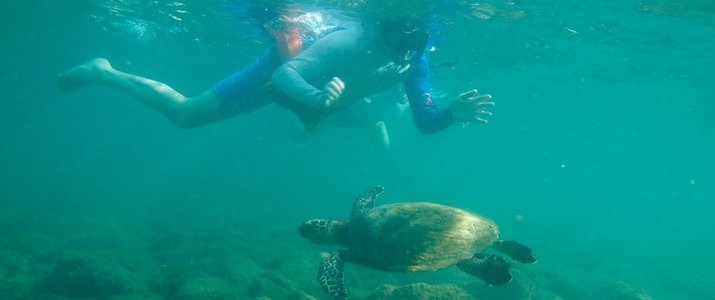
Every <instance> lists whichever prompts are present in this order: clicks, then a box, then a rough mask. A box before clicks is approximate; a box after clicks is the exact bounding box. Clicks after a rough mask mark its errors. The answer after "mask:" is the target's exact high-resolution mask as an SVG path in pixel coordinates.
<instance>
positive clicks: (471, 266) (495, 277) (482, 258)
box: [457, 253, 511, 285]
mask: <svg viewBox="0 0 715 300" xmlns="http://www.w3.org/2000/svg"><path fill="white" fill-rule="evenodd" d="M457 267H458V268H459V269H460V270H462V271H464V272H466V273H468V274H470V275H474V276H476V277H478V278H479V279H481V280H484V282H486V283H488V284H492V285H502V284H506V283H508V282H509V281H511V273H510V272H509V267H511V265H510V264H509V263H508V262H506V260H505V259H504V257H501V256H499V255H492V254H482V253H477V254H475V255H474V256H473V257H472V258H469V259H465V260H462V261H460V262H458V263H457Z"/></svg>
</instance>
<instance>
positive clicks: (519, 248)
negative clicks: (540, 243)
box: [492, 240, 536, 264]
mask: <svg viewBox="0 0 715 300" xmlns="http://www.w3.org/2000/svg"><path fill="white" fill-rule="evenodd" d="M492 248H494V250H497V251H499V252H501V253H504V254H506V255H507V256H509V257H511V259H513V260H515V261H518V262H520V263H524V264H533V263H535V262H536V258H534V255H533V254H531V248H529V247H527V246H524V245H522V244H519V243H517V242H514V241H501V240H500V241H496V242H494V244H492Z"/></svg>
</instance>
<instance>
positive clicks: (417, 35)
mask: <svg viewBox="0 0 715 300" xmlns="http://www.w3.org/2000/svg"><path fill="white" fill-rule="evenodd" d="M380 32H381V34H382V37H383V41H384V42H385V44H386V45H387V46H388V47H390V48H392V49H394V50H397V51H398V52H407V51H415V52H416V53H417V54H418V55H417V57H420V56H422V53H423V52H424V50H425V47H427V42H428V40H429V31H428V30H427V26H426V25H425V23H424V22H422V21H421V20H417V19H411V18H397V19H389V20H383V21H381V22H380Z"/></svg>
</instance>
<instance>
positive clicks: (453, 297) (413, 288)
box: [365, 283, 471, 300]
mask: <svg viewBox="0 0 715 300" xmlns="http://www.w3.org/2000/svg"><path fill="white" fill-rule="evenodd" d="M390 299H413V300H469V299H471V297H470V296H469V294H467V292H465V291H464V290H462V289H460V288H458V287H456V286H453V285H430V284H426V283H413V284H408V285H403V286H394V285H383V286H382V287H380V288H378V289H377V290H375V291H373V292H372V293H370V295H368V296H367V297H366V298H365V300H390Z"/></svg>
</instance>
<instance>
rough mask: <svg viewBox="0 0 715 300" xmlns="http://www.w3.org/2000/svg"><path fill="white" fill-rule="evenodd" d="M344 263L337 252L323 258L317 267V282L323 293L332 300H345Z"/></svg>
mask: <svg viewBox="0 0 715 300" xmlns="http://www.w3.org/2000/svg"><path fill="white" fill-rule="evenodd" d="M344 266H345V262H344V261H343V260H342V259H341V258H340V254H339V253H338V252H333V253H332V254H329V255H328V256H326V257H324V258H323V261H321V262H320V266H318V282H319V283H320V286H321V287H322V288H323V291H325V292H326V293H328V295H330V299H332V300H347V299H348V292H347V291H346V290H345V281H344V278H345V276H344V274H343V268H344Z"/></svg>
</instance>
